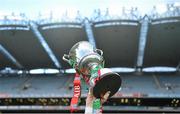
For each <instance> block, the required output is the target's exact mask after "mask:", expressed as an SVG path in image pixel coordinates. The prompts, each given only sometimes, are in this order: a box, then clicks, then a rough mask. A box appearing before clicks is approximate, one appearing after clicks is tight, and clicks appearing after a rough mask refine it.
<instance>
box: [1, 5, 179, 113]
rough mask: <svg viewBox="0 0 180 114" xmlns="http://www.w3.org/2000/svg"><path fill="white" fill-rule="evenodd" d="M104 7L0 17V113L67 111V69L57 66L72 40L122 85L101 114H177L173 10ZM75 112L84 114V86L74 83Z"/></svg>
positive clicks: (69, 70) (169, 7)
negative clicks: (92, 51) (99, 55)
mask: <svg viewBox="0 0 180 114" xmlns="http://www.w3.org/2000/svg"><path fill="white" fill-rule="evenodd" d="M121 9H122V10H121V13H120V14H119V15H118V14H117V15H114V14H112V13H111V12H110V10H109V9H108V8H106V9H104V10H102V9H95V10H94V11H93V12H92V14H93V15H91V16H83V15H81V11H77V12H76V15H75V16H73V18H72V17H70V16H69V14H68V12H66V11H65V12H64V13H63V15H62V16H61V17H60V18H56V17H55V15H56V14H53V12H50V13H49V14H48V16H43V15H41V14H39V15H38V17H37V18H34V19H32V18H28V16H26V14H25V13H20V14H15V13H11V14H10V15H6V14H5V15H3V16H1V17H0V112H66V113H69V112H70V107H69V106H70V102H71V98H72V96H73V80H74V75H75V74H74V73H75V70H74V69H73V68H72V67H71V66H70V65H68V64H67V63H66V62H65V61H63V60H62V57H63V55H64V54H65V53H68V52H69V50H70V48H71V47H72V46H73V45H74V44H75V43H77V42H79V41H88V42H90V43H91V44H92V45H93V46H94V47H96V48H97V49H102V50H103V52H104V55H103V57H104V59H105V67H107V68H110V69H111V70H112V71H114V72H117V73H118V74H120V76H121V78H122V86H121V88H120V89H119V91H118V92H117V93H116V94H115V95H114V96H113V97H111V98H110V99H108V101H107V102H106V103H105V104H103V112H107V113H108V112H110V113H111V112H117V113H119V112H180V108H179V107H180V3H179V2H171V3H168V4H166V5H165V11H164V12H163V13H158V11H157V9H156V7H155V6H154V7H152V11H151V12H150V13H147V14H141V13H140V11H139V10H138V8H136V7H132V8H130V9H126V8H125V7H123V8H121ZM81 84H82V88H81V92H82V93H81V98H80V102H79V106H78V111H77V112H82V113H83V112H84V110H85V104H86V102H85V100H86V96H87V93H88V86H87V84H86V83H85V82H84V80H83V79H81Z"/></svg>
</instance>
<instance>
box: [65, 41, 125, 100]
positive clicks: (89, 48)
mask: <svg viewBox="0 0 180 114" xmlns="http://www.w3.org/2000/svg"><path fill="white" fill-rule="evenodd" d="M63 60H64V61H66V62H68V63H69V64H70V65H71V66H72V67H73V68H74V69H75V70H76V71H77V72H78V73H79V74H81V75H82V76H83V78H84V80H85V81H86V83H87V84H88V85H90V86H91V87H93V94H94V96H95V97H100V96H101V94H105V93H106V92H107V91H110V92H111V93H110V96H112V95H114V94H115V93H116V92H117V91H118V90H119V88H120V86H121V78H120V76H119V74H117V73H115V72H112V71H111V70H110V69H107V68H104V59H103V51H102V50H100V49H96V48H94V47H93V45H91V44H90V43H89V42H87V41H80V42H78V43H76V44H75V45H74V46H73V47H72V48H71V49H70V51H69V54H68V55H67V54H64V56H63Z"/></svg>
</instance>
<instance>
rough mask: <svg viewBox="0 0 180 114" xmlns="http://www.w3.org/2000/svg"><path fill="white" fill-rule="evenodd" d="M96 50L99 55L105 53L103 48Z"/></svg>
mask: <svg viewBox="0 0 180 114" xmlns="http://www.w3.org/2000/svg"><path fill="white" fill-rule="evenodd" d="M95 51H96V52H97V53H98V54H99V55H101V56H102V55H103V51H102V50H100V49H95Z"/></svg>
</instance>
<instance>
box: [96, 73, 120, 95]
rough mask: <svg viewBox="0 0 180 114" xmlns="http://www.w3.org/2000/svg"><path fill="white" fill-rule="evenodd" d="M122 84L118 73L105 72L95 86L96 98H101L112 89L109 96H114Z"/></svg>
mask: <svg viewBox="0 0 180 114" xmlns="http://www.w3.org/2000/svg"><path fill="white" fill-rule="evenodd" d="M120 86H121V77H120V75H119V74H117V73H113V72H111V73H105V74H103V75H101V76H100V80H99V81H97V83H96V84H95V86H94V87H93V94H94V96H95V97H96V98H100V97H101V95H104V94H105V93H106V92H108V91H110V92H111V93H110V95H109V97H111V96H113V95H114V94H115V93H116V92H117V91H118V90H119V88H120Z"/></svg>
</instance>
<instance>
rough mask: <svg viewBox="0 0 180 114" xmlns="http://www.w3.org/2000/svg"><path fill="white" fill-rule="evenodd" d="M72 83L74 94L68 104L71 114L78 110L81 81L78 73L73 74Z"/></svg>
mask: <svg viewBox="0 0 180 114" xmlns="http://www.w3.org/2000/svg"><path fill="white" fill-rule="evenodd" d="M73 83H74V94H73V98H72V99H71V104H70V111H71V113H72V112H75V111H77V110H78V103H79V98H80V96H81V79H80V75H79V74H78V73H76V74H75V77H74V82H73Z"/></svg>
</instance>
